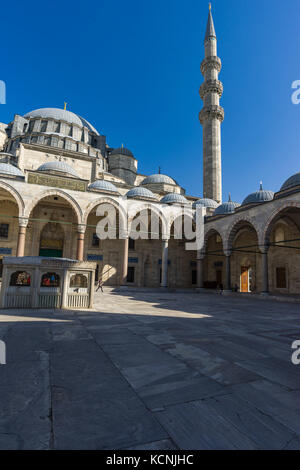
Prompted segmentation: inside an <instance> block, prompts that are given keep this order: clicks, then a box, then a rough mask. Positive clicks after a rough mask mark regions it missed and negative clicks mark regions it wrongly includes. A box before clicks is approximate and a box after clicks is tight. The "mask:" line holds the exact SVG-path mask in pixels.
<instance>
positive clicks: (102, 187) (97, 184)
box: [89, 180, 118, 193]
mask: <svg viewBox="0 0 300 470" xmlns="http://www.w3.org/2000/svg"><path fill="white" fill-rule="evenodd" d="M89 189H91V190H93V191H107V192H110V193H118V190H117V188H116V186H115V185H114V184H112V183H111V182H110V181H105V180H96V181H94V182H93V183H91V184H89Z"/></svg>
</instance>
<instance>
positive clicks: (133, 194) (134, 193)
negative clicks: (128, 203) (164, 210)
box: [126, 186, 157, 199]
mask: <svg viewBox="0 0 300 470" xmlns="http://www.w3.org/2000/svg"><path fill="white" fill-rule="evenodd" d="M126 196H127V197H129V198H144V199H157V198H156V196H155V194H153V192H152V191H149V189H146V188H141V187H140V186H137V187H136V188H132V189H130V191H128V193H127V194H126Z"/></svg>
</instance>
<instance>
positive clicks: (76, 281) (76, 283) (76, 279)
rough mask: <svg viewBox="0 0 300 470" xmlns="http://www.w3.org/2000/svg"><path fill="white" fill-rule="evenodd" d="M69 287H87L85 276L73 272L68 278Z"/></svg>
mask: <svg viewBox="0 0 300 470" xmlns="http://www.w3.org/2000/svg"><path fill="white" fill-rule="evenodd" d="M70 287H87V277H86V276H84V275H83V274H73V276H71V278H70Z"/></svg>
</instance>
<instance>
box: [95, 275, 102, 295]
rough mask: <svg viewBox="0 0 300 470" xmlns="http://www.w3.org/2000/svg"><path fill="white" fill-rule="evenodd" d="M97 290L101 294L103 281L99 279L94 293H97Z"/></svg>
mask: <svg viewBox="0 0 300 470" xmlns="http://www.w3.org/2000/svg"><path fill="white" fill-rule="evenodd" d="M99 289H101V292H103V281H102V278H101V277H100V279H99V281H98V284H97V289H96V292H98V290H99Z"/></svg>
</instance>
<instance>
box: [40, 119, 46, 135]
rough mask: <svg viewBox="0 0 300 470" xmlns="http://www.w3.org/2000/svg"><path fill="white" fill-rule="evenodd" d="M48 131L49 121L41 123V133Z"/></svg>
mask: <svg viewBox="0 0 300 470" xmlns="http://www.w3.org/2000/svg"><path fill="white" fill-rule="evenodd" d="M46 130H47V121H42V122H41V132H46Z"/></svg>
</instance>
